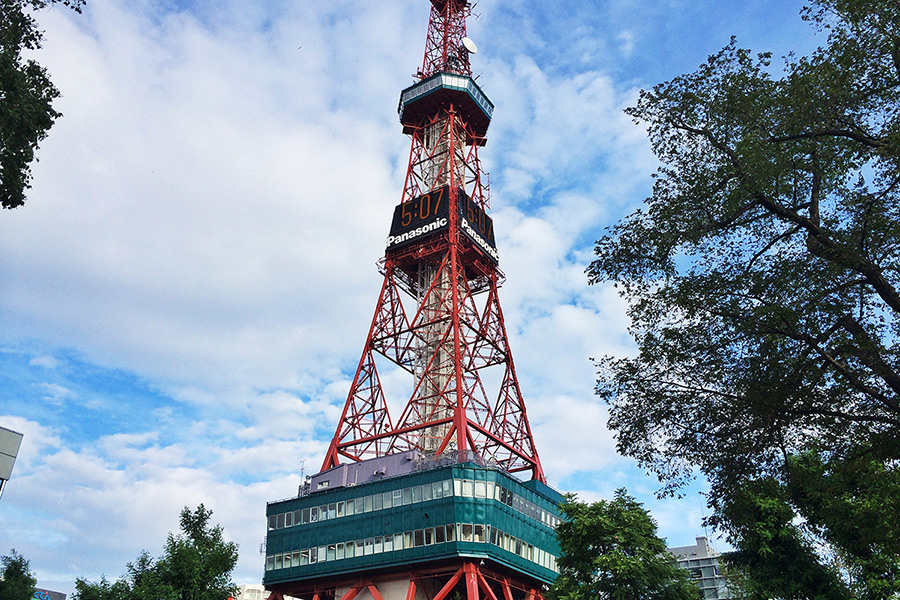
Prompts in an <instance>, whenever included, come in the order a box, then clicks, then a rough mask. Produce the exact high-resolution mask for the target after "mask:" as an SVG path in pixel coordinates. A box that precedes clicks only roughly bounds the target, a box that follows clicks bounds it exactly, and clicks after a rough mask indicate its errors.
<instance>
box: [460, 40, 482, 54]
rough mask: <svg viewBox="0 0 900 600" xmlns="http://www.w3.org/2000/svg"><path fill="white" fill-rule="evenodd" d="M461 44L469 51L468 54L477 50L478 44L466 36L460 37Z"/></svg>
mask: <svg viewBox="0 0 900 600" xmlns="http://www.w3.org/2000/svg"><path fill="white" fill-rule="evenodd" d="M462 45H463V47H464V48H465V49H466V50H467V51H468V52H469V54H475V53H476V52H478V46H476V45H475V42H473V41H472V40H470V39H469V38H467V37H464V38H463V39H462Z"/></svg>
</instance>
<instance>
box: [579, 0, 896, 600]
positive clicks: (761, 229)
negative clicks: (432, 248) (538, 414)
mask: <svg viewBox="0 0 900 600" xmlns="http://www.w3.org/2000/svg"><path fill="white" fill-rule="evenodd" d="M804 18H805V19H807V20H808V21H810V22H811V23H812V24H813V25H814V26H816V27H818V28H819V29H820V30H821V31H823V32H826V33H827V39H826V40H825V43H824V44H823V46H822V48H820V49H819V50H817V51H816V52H814V53H813V54H811V55H810V56H808V57H801V58H797V57H794V56H788V57H786V58H785V59H784V63H783V69H782V71H781V72H779V71H778V69H776V67H775V66H773V64H772V61H771V57H770V56H769V55H768V54H761V55H757V56H754V55H752V54H751V53H750V52H749V51H747V50H743V49H740V48H738V47H737V44H736V42H734V41H732V43H731V44H729V45H728V46H727V47H726V48H724V49H723V50H722V51H720V52H719V53H717V54H715V55H713V56H711V57H710V58H709V60H708V61H707V62H706V63H705V64H703V65H701V66H700V67H699V68H698V70H697V71H695V72H693V73H690V74H687V75H682V76H679V77H676V78H674V79H672V80H671V81H668V82H665V83H662V84H659V85H657V86H655V87H654V88H653V89H652V90H650V91H643V92H642V93H641V95H640V98H639V100H638V103H637V105H636V106H635V107H633V108H631V109H629V111H628V112H629V114H631V115H632V116H633V117H634V118H635V120H636V121H637V122H639V123H644V124H646V125H647V126H648V131H649V135H650V140H651V144H652V146H653V149H654V151H655V153H656V155H657V156H658V157H659V159H660V162H661V165H662V166H661V167H660V169H659V171H658V173H657V174H656V180H655V183H654V187H653V194H652V196H651V197H650V198H648V199H647V201H646V206H645V208H644V209H642V210H638V211H636V212H635V213H633V214H631V215H630V216H628V217H626V218H625V219H624V220H623V221H621V222H620V223H618V224H617V225H615V226H614V227H612V228H611V229H610V231H609V232H608V234H607V235H605V236H604V237H603V238H601V239H600V240H599V241H598V242H597V245H596V259H595V260H594V261H593V262H592V263H591V265H590V266H589V268H588V275H589V278H590V281H591V282H592V283H596V282H601V281H613V282H615V283H616V285H617V286H618V287H619V289H620V291H621V292H622V293H623V295H624V296H625V297H626V298H627V299H628V301H629V315H630V318H631V322H632V327H631V332H632V334H633V336H634V337H635V340H636V342H637V347H638V351H637V354H636V356H634V357H631V358H615V357H606V358H604V359H602V360H600V361H599V369H600V377H599V380H598V385H597V392H598V394H600V395H601V397H603V398H605V399H606V400H607V401H608V402H609V403H610V425H611V427H612V428H613V429H614V430H615V431H616V434H617V442H618V448H619V450H620V452H622V453H623V454H625V455H629V456H632V457H635V458H637V459H638V460H639V461H640V462H641V463H642V464H643V465H644V466H646V467H647V468H649V469H651V470H652V471H654V472H655V473H656V474H657V475H658V476H659V477H660V479H661V481H662V482H664V488H663V489H664V491H665V492H674V491H675V490H677V489H678V488H679V486H681V485H682V484H684V483H685V482H686V481H688V480H690V479H691V478H692V477H693V476H694V475H695V473H696V472H697V471H699V472H700V473H702V474H703V475H704V476H705V477H706V478H707V480H708V481H709V482H710V485H711V493H710V496H709V502H710V506H711V508H712V509H713V516H712V518H711V521H712V522H713V524H715V525H716V526H718V527H719V528H720V529H722V530H724V531H725V532H726V533H727V534H728V536H729V539H730V540H731V541H732V543H734V544H735V546H736V547H738V548H741V547H742V546H741V544H742V543H743V544H750V543H751V542H752V540H753V539H756V540H757V542H759V540H761V539H762V538H759V537H756V538H754V537H753V536H752V535H750V533H751V530H750V529H748V527H751V528H752V523H747V522H743V521H741V520H740V519H737V517H736V515H739V514H740V515H744V516H747V515H752V514H754V513H753V510H750V509H751V508H752V506H748V505H747V503H748V502H749V497H748V496H747V495H746V493H747V490H748V489H750V490H751V491H752V490H753V486H754V485H758V484H756V483H754V482H757V481H768V482H770V483H767V484H766V485H774V484H777V485H774V487H773V488H772V489H773V490H775V491H778V494H777V495H776V496H775V497H777V498H781V502H783V505H784V506H785V507H787V508H788V509H789V510H790V511H791V515H792V517H791V518H788V519H787V520H786V521H785V522H786V523H791V522H794V520H795V519H798V522H800V523H802V524H803V525H802V526H801V527H800V528H799V529H798V530H797V532H796V533H797V535H798V536H801V537H803V538H804V539H805V540H806V542H805V543H808V544H809V547H810V548H813V549H815V552H814V556H813V557H814V558H816V561H814V562H815V565H819V566H822V567H829V565H833V564H840V570H838V569H837V568H836V567H834V566H831V567H830V568H832V570H833V572H840V573H841V574H842V576H843V580H844V581H845V582H846V583H847V584H848V585H851V586H852V590H853V593H854V594H856V595H857V596H858V597H872V598H876V597H882V598H883V597H889V596H890V595H891V594H896V593H900V578H898V576H897V573H898V564H900V550H898V548H897V547H896V545H894V544H888V543H883V540H885V539H892V540H897V539H900V519H897V517H896V515H897V505H896V500H892V499H893V498H897V497H898V495H900V473H898V470H900V464H898V462H897V458H898V457H900V347H898V344H897V340H898V333H900V187H898V186H900V3H897V2H896V1H895V0H815V1H814V2H813V3H812V5H811V7H810V8H807V9H805V11H804ZM842 465H855V466H856V467H858V468H860V469H862V471H860V472H864V473H869V474H872V476H873V477H875V479H876V480H877V485H875V484H874V481H875V480H872V481H861V480H859V478H854V476H853V472H852V470H848V469H845V468H842ZM810 473H812V474H813V475H812V476H811V475H810ZM816 474H819V475H822V476H823V478H822V479H817V478H816V477H817V475H816ZM870 483H872V485H869V484H870ZM759 485H761V484H759ZM748 486H749V488H748ZM751 496H752V495H751ZM751 505H752V503H751ZM851 514H852V515H855V516H864V517H865V518H860V520H859V521H858V522H850V523H853V525H852V527H849V526H848V521H846V516H847V515H851ZM748 518H749V517H748ZM848 529H852V531H848ZM866 540H872V543H871V544H868V545H867V544H866V543H864V541H866ZM757 545H758V544H757ZM867 548H869V549H867ZM747 550H748V551H750V548H749V546H747ZM867 553H868V554H869V555H871V554H873V553H874V554H877V560H876V559H874V558H872V557H871V556H868V555H867ZM774 554H775V553H774V552H762V554H760V556H761V557H763V558H766V557H769V558H771V559H773V560H774V559H775V558H776V557H775V556H774ZM830 557H831V558H834V559H835V561H836V562H835V561H831V558H830ZM777 558H779V559H780V558H783V557H777ZM830 561H831V562H830ZM773 564H774V563H773ZM806 564H807V567H808V568H809V571H808V574H809V575H810V577H812V576H813V575H815V573H814V571H816V570H818V568H819V567H818V566H815V565H814V564H813V563H811V562H807V563H806ZM876 582H877V583H876ZM810 597H813V596H810Z"/></svg>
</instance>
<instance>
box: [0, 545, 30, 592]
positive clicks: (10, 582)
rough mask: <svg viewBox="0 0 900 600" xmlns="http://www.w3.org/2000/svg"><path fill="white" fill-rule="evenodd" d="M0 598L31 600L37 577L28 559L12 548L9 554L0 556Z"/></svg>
mask: <svg viewBox="0 0 900 600" xmlns="http://www.w3.org/2000/svg"><path fill="white" fill-rule="evenodd" d="M0 564H2V565H3V569H2V570H0V598H2V599H3V600H31V598H32V596H34V586H35V585H36V584H37V578H36V577H35V576H34V573H33V572H32V571H31V567H30V566H29V564H28V561H27V560H26V559H25V558H24V557H23V556H22V555H21V554H19V553H18V552H16V551H15V550H13V551H12V552H11V553H10V554H9V555H7V556H2V557H0Z"/></svg>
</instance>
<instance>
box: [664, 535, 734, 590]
mask: <svg viewBox="0 0 900 600" xmlns="http://www.w3.org/2000/svg"><path fill="white" fill-rule="evenodd" d="M668 551H669V553H670V554H672V555H673V556H675V560H676V561H678V566H679V567H681V568H682V569H686V570H687V571H689V572H690V574H691V581H693V582H694V583H696V584H697V587H699V588H700V597H701V598H703V599H704V600H711V599H713V600H715V599H717V598H731V597H732V595H731V592H730V590H729V589H728V586H727V584H726V581H725V578H724V577H722V575H721V573H720V572H719V553H718V552H717V551H716V549H715V548H713V547H712V546H710V545H709V541H708V540H707V539H706V538H705V537H698V538H697V543H696V544H694V545H693V546H680V547H677V548H669V549H668Z"/></svg>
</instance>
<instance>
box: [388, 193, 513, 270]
mask: <svg viewBox="0 0 900 600" xmlns="http://www.w3.org/2000/svg"><path fill="white" fill-rule="evenodd" d="M457 204H458V206H459V213H458V214H459V229H460V231H462V232H463V234H464V235H465V236H466V237H468V238H469V239H470V240H472V242H474V243H475V245H476V246H478V247H479V248H480V249H481V250H482V252H485V253H486V254H487V255H488V256H490V257H491V259H492V260H493V261H494V262H499V261H500V255H499V254H498V253H497V246H496V244H495V242H494V222H493V221H492V220H491V218H490V217H489V216H488V215H487V214H486V213H485V212H484V210H483V209H482V208H481V207H480V206H478V203H477V202H475V201H474V200H472V199H471V198H469V196H468V195H467V194H466V193H465V191H464V190H462V189H459V190H458V193H457ZM449 226H450V187H449V186H444V187H441V188H438V189H436V190H432V191H431V192H429V193H427V194H423V195H422V196H419V197H417V198H413V199H412V200H410V201H409V202H403V203H401V204H399V205H397V207H396V208H395V209H394V219H393V221H392V222H391V233H390V235H389V236H388V239H387V249H386V250H387V252H388V253H390V252H392V251H395V250H399V249H400V248H405V247H406V246H409V245H410V244H412V243H414V242H421V241H423V240H425V239H427V238H429V237H431V236H433V235H435V234H437V233H439V232H441V231H444V230H446V229H447V228H448V227H449Z"/></svg>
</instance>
